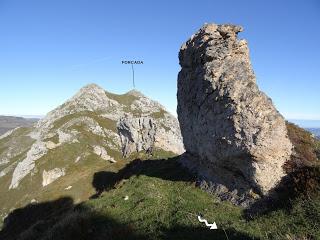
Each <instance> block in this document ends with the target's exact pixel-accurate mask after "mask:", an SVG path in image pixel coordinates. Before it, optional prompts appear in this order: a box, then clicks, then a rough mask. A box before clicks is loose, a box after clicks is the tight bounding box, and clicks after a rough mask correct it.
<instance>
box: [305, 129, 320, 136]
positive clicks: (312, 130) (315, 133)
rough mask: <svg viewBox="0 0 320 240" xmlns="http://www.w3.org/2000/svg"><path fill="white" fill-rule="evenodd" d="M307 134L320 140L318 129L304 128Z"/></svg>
mask: <svg viewBox="0 0 320 240" xmlns="http://www.w3.org/2000/svg"><path fill="white" fill-rule="evenodd" d="M306 130H308V131H309V132H311V133H312V134H313V135H314V136H315V137H316V138H318V139H320V128H306Z"/></svg>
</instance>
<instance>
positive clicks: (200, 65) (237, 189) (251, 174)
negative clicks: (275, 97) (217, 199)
mask: <svg viewBox="0 0 320 240" xmlns="http://www.w3.org/2000/svg"><path fill="white" fill-rule="evenodd" d="M242 30H243V29H242V27H240V26H235V25H216V24H205V25H204V26H203V27H202V28H201V29H200V30H199V31H198V32H197V33H196V34H195V35H193V36H192V37H191V38H190V39H189V40H188V41H187V42H186V43H184V44H183V45H182V47H181V49H180V53H179V60H180V65H181V68H182V69H181V71H180V72H179V76H178V94H177V96H178V119H179V122H180V127H181V131H182V136H183V141H184V145H185V148H186V151H187V153H188V154H187V155H185V157H184V163H185V164H186V165H187V166H188V167H189V168H192V169H194V170H195V171H197V173H198V174H199V175H200V176H201V177H202V178H203V179H206V182H205V184H203V185H207V186H206V188H209V189H210V190H212V191H214V192H216V193H218V195H220V196H222V197H223V198H232V199H231V200H234V201H238V202H241V201H244V200H245V199H247V198H248V197H249V195H250V196H255V195H256V194H258V195H264V194H267V193H268V192H269V191H270V190H271V189H272V188H273V187H275V185H276V184H277V183H278V182H279V181H280V179H281V178H282V177H283V176H284V172H283V168H282V166H283V164H284V163H285V162H286V161H287V160H288V159H289V158H290V155H291V149H292V144H291V142H290V141H289V139H288V137H287V129H286V125H285V120H284V118H283V117H282V116H281V115H280V114H279V112H278V111H277V110H276V108H275V107H274V105H273V103H272V101H271V99H270V98H268V97H267V96H266V95H265V94H264V93H263V92H261V91H260V90H259V88H258V86H257V84H256V78H255V75H254V72H253V70H252V67H251V63H250V59H249V50H248V45H247V42H246V41H245V40H239V39H238V38H237V34H238V33H239V32H241V31H242Z"/></svg>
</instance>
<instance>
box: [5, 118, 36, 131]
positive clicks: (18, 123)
mask: <svg viewBox="0 0 320 240" xmlns="http://www.w3.org/2000/svg"><path fill="white" fill-rule="evenodd" d="M38 120H39V119H38V118H23V117H15V116H0V135H2V134H4V133H6V132H8V131H10V130H12V129H14V128H17V127H31V126H32V125H33V124H34V123H35V122H37V121H38Z"/></svg>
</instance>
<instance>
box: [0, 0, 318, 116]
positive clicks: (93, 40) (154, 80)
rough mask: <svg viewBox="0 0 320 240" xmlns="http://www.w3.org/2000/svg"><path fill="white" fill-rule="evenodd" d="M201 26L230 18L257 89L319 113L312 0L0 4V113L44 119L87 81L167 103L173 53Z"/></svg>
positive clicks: (171, 94)
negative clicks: (238, 31)
mask: <svg viewBox="0 0 320 240" xmlns="http://www.w3.org/2000/svg"><path fill="white" fill-rule="evenodd" d="M205 22H215V23H234V24H240V25H242V26H243V27H244V28H245V31H244V32H243V33H241V34H240V37H241V38H245V39H247V40H248V42H249V47H250V54H251V60H252V64H253V67H254V70H255V73H256V75H257V81H258V84H259V86H260V88H261V89H262V90H263V91H265V92H266V93H267V94H268V95H269V96H270V97H271V98H272V99H273V101H274V103H275V104H276V106H277V107H278V109H279V110H280V112H281V113H282V114H283V115H284V116H285V117H286V118H289V119H292V118H294V119H318V120H319V119H320V107H319V104H320V94H319V90H320V79H319V69H320V57H319V56H320V47H319V46H320V45H319V44H320V26H319V24H320V1H317V0H301V1H294V0H291V1H279V0H278V1H271V0H268V1H254V0H252V1H236V0H234V1H212V0H211V1H209V0H208V1H201V0H199V1H188V0H184V1H173V0H171V1H168V0H163V1H150V0H149V1H139V0H136V1H124V0H123V1H102V0H68V1H67V0H51V1H49V0H48V1H44V0H29V1H25V0H20V1H18V0H0V81H1V88H0V114H9V115H17V114H19V115H44V114H45V113H47V112H48V111H49V110H51V109H53V108H55V107H56V106H57V105H58V104H61V103H63V102H64V101H65V100H66V99H68V98H69V97H71V96H72V95H73V94H74V93H75V92H76V91H77V90H78V89H79V88H81V87H82V86H84V85H85V84H87V83H91V82H94V83H97V84H99V85H100V86H102V87H104V88H105V89H106V90H108V91H112V92H115V93H124V92H126V91H128V90H130V89H131V87H132V85H131V68H130V66H128V65H127V66H125V65H122V64H121V60H124V59H137V60H144V62H145V64H144V65H143V66H137V67H136V85H137V89H138V90H140V91H141V92H143V93H145V94H146V95H148V96H150V97H152V98H154V99H156V100H158V101H160V102H161V103H162V104H163V105H165V106H166V107H167V108H168V109H169V110H170V111H171V112H175V109H176V85H177V83H176V81H177V73H178V71H179V69H180V67H179V64H178V50H179V48H180V46H181V44H182V43H183V42H184V41H186V40H187V39H188V38H189V37H190V36H191V35H192V34H193V33H194V32H195V31H197V29H198V28H199V27H201V26H202V25H203V24H204V23H205Z"/></svg>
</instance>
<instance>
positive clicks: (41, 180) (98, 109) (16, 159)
mask: <svg viewBox="0 0 320 240" xmlns="http://www.w3.org/2000/svg"><path fill="white" fill-rule="evenodd" d="M0 149H1V151H0V191H1V192H2V193H6V194H5V195H6V197H3V198H1V199H0V205H1V206H2V207H3V212H7V211H8V209H10V208H12V207H15V206H16V204H17V203H20V204H21V203H26V202H30V200H31V199H37V200H39V198H41V199H42V200H48V199H50V197H52V196H53V195H54V196H57V195H59V194H60V193H61V194H63V193H64V191H65V188H68V187H69V186H72V190H70V191H71V193H70V194H71V195H73V197H74V198H75V199H78V200H77V201H80V200H83V199H85V198H86V197H89V196H88V194H89V193H90V191H91V192H92V186H91V181H92V176H93V175H94V173H95V172H97V171H98V170H99V169H100V170H106V169H113V171H114V170H115V169H116V168H119V167H120V166H123V165H124V164H126V163H127V162H128V160H130V157H132V158H134V157H138V156H146V155H148V156H149V157H151V158H152V156H151V155H152V154H160V153H166V154H173V155H174V154H176V155H178V154H181V153H183V152H184V147H183V143H182V137H181V133H180V128H179V123H178V120H177V119H176V118H175V117H174V116H172V115H171V114H170V113H169V112H168V111H166V109H165V108H164V107H163V106H162V105H161V104H159V103H158V102H156V101H153V100H151V99H150V98H148V97H146V96H144V95H143V94H142V93H140V92H138V91H136V90H132V91H129V92H127V93H125V94H121V95H118V94H113V93H110V92H107V91H105V90H104V89H103V88H101V87H99V86H98V85H96V84H89V85H87V86H85V87H83V88H81V89H80V91H79V92H77V93H76V94H75V95H74V96H73V97H72V98H70V99H69V100H67V101H66V102H65V103H63V104H62V105H61V106H58V107H57V108H55V109H54V110H52V111H51V112H49V113H48V114H47V115H46V116H45V117H44V118H43V119H41V120H40V121H38V122H37V123H36V124H35V125H34V126H31V127H22V128H17V129H15V130H13V131H11V132H10V133H7V134H5V135H3V136H1V137H0ZM25 192H28V193H32V194H27V195H25V194H23V193H25ZM0 217H1V211H0Z"/></svg>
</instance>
